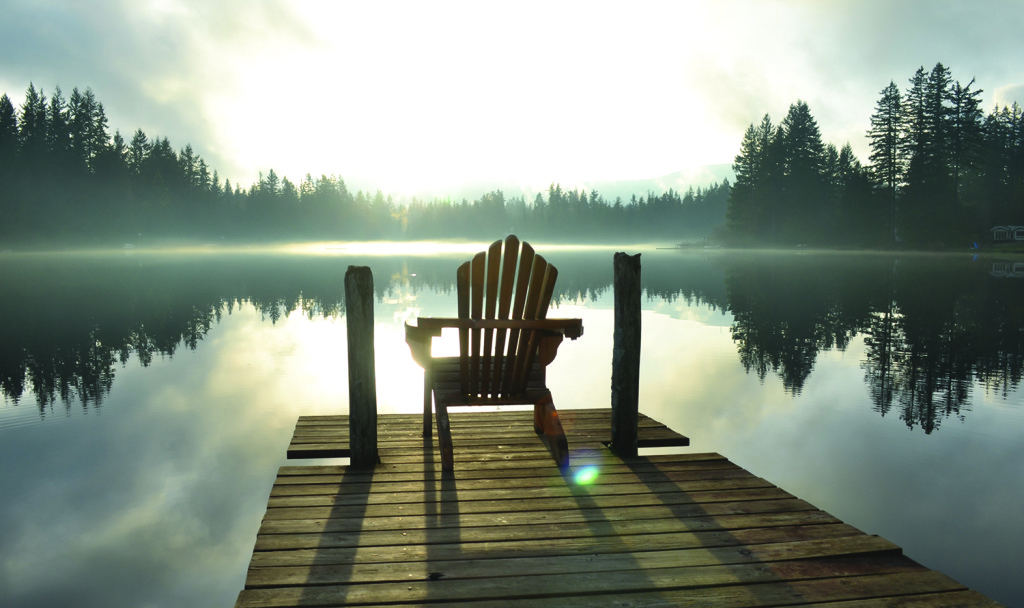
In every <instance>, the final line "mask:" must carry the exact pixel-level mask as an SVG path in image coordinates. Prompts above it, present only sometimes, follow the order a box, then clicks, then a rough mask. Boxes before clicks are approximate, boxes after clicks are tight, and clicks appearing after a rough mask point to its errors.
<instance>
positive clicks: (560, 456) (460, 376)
mask: <svg viewBox="0 0 1024 608" xmlns="http://www.w3.org/2000/svg"><path fill="white" fill-rule="evenodd" d="M557 277H558V270H557V269H555V267H554V266H552V265H550V264H548V263H547V261H545V260H544V258H543V257H541V256H539V255H536V254H535V253H534V251H533V248H532V247H531V246H530V245H529V243H525V242H524V243H522V252H520V243H519V239H518V238H516V237H515V236H514V235H511V236H509V237H508V238H506V239H505V241H504V248H503V247H502V241H495V242H494V243H492V244H491V246H490V247H489V248H488V249H487V251H481V252H480V253H478V254H477V255H476V256H474V257H473V259H472V260H471V261H468V262H466V263H464V264H462V265H461V266H459V268H458V271H457V272H456V280H457V285H458V300H459V304H458V307H459V310H458V315H459V316H458V318H431V317H420V318H419V319H418V320H417V324H416V325H411V324H409V323H406V325H405V341H406V343H407V344H408V345H409V349H410V350H411V351H412V356H413V359H414V360H415V361H416V363H418V364H419V365H420V367H422V368H423V436H424V437H426V438H429V437H430V436H431V426H432V425H431V420H430V413H431V396H433V402H434V409H435V410H436V419H437V434H438V443H439V445H440V451H441V464H442V468H443V469H444V470H448V471H450V470H452V469H453V468H454V455H453V449H452V435H451V428H450V426H449V422H448V407H449V406H463V405H533V406H534V409H533V426H534V429H535V430H536V431H537V433H543V434H544V436H545V437H546V439H547V443H548V446H549V448H550V449H551V452H552V455H553V456H554V458H555V461H556V462H557V463H558V465H559V466H561V467H565V466H567V465H568V462H569V448H568V444H567V442H566V439H565V432H564V431H563V430H562V425H561V423H560V422H559V420H558V412H557V411H556V410H555V405H554V402H553V401H552V399H551V392H550V391H549V390H548V388H547V386H546V384H545V368H546V367H547V366H548V364H549V363H551V362H552V361H553V360H554V358H555V354H556V352H557V349H558V345H559V344H560V343H561V342H562V339H563V337H565V336H568V337H569V338H570V339H573V340H575V339H576V338H578V337H580V336H581V335H583V321H582V319H547V318H546V317H547V310H548V304H550V302H551V295H552V293H553V291H554V286H555V279H556V278H557ZM444 328H457V329H458V331H459V353H460V354H459V356H458V357H433V356H432V355H431V342H432V339H433V338H434V337H437V336H440V335H441V330H442V329H444Z"/></svg>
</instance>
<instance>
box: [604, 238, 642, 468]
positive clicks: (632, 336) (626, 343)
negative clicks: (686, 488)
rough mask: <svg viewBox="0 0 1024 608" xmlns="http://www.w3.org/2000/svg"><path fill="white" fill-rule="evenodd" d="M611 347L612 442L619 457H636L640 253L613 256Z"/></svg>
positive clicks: (638, 397) (638, 391)
mask: <svg viewBox="0 0 1024 608" xmlns="http://www.w3.org/2000/svg"><path fill="white" fill-rule="evenodd" d="M613 287H614V291H615V334H614V342H613V345H612V441H611V446H610V447H611V449H612V451H613V452H615V454H617V455H618V456H621V457H628V456H636V455H637V417H638V414H639V401H640V254H639V253H638V254H636V255H628V254H625V253H622V252H619V253H616V254H615V278H614V284H613Z"/></svg>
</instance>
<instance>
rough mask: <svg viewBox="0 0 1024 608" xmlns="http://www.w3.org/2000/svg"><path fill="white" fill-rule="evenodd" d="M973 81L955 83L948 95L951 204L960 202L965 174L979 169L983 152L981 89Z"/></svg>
mask: <svg viewBox="0 0 1024 608" xmlns="http://www.w3.org/2000/svg"><path fill="white" fill-rule="evenodd" d="M973 85H974V79H973V78H972V79H971V81H970V82H969V83H967V86H961V85H960V82H959V81H957V82H955V83H953V85H952V86H950V88H949V91H948V94H947V95H948V100H949V105H950V107H949V122H950V137H949V151H950V157H951V158H950V160H951V167H950V169H951V171H952V177H953V199H954V204H955V205H957V206H959V205H960V204H961V202H962V200H961V191H962V189H963V183H964V178H965V176H966V174H967V173H968V172H970V171H971V170H973V169H975V168H976V167H977V166H978V163H979V161H980V157H981V149H982V143H983V142H982V130H981V126H982V117H983V112H982V111H981V93H982V92H983V89H974V90H972V89H971V87H972V86H973Z"/></svg>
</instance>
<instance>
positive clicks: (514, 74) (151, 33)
mask: <svg viewBox="0 0 1024 608" xmlns="http://www.w3.org/2000/svg"><path fill="white" fill-rule="evenodd" d="M0 15H2V17H0V92H6V93H7V94H8V95H9V96H10V97H11V99H12V100H13V101H14V102H15V103H16V104H18V105H20V103H21V101H22V100H23V98H24V92H25V89H26V88H27V87H28V84H29V83H30V82H31V83H34V85H35V86H36V87H37V88H42V89H43V91H44V93H46V94H47V95H49V93H50V92H52V91H53V89H54V88H55V87H56V86H60V87H61V88H62V89H63V91H64V95H65V97H67V95H68V94H69V93H70V91H71V90H72V89H73V88H74V87H78V88H79V89H83V90H84V89H85V88H86V87H91V88H92V89H93V91H94V92H95V94H96V97H97V99H98V100H99V101H101V102H102V103H103V104H104V107H105V110H106V113H107V116H108V118H109V120H110V127H111V132H113V130H114V129H119V130H120V131H121V133H122V135H123V136H124V137H125V138H126V139H130V137H131V134H132V133H133V132H134V131H135V130H136V129H137V128H141V129H143V131H145V133H146V134H147V135H148V136H150V137H151V138H152V137H168V138H169V139H170V142H171V144H172V146H173V147H174V148H175V149H181V148H183V147H184V146H185V145H186V144H189V143H190V144H191V145H192V147H193V148H194V149H195V151H196V152H197V153H199V154H200V155H201V156H202V157H203V158H204V159H205V160H206V162H207V164H208V165H209V166H210V167H211V168H213V169H217V170H218V172H219V174H220V176H221V177H222V178H228V179H230V180H231V181H232V182H233V183H236V184H241V185H242V186H243V187H247V186H248V185H249V184H251V183H253V182H254V181H256V180H257V179H258V176H259V173H260V172H263V173H266V172H267V171H268V170H269V169H271V168H273V169H274V170H275V171H276V172H277V173H278V175H283V176H286V177H288V178H289V179H291V180H292V181H293V182H295V183H298V182H300V181H301V180H302V178H303V177H304V176H305V175H306V174H307V173H310V174H312V175H313V176H314V177H319V176H320V175H332V174H335V175H338V176H340V177H342V178H344V179H345V180H346V182H347V183H348V184H349V185H350V187H358V188H360V189H367V190H373V189H376V188H381V189H383V190H384V191H385V192H389V193H396V194H398V195H405V194H413V193H417V192H420V193H433V194H437V193H440V192H444V191H445V190H446V189H451V188H454V187H455V186H458V185H465V184H468V183H473V184H479V185H480V186H481V192H483V191H486V189H489V188H487V187H486V185H487V184H509V183H512V184H518V185H521V186H523V187H524V188H530V187H533V188H536V189H538V190H540V189H546V188H547V185H548V184H551V183H556V182H557V183H560V184H562V185H563V186H567V187H575V186H577V185H585V184H587V183H593V182H598V181H603V182H608V181H616V180H646V179H654V178H657V177H659V176H664V175H666V174H671V173H674V172H680V171H682V172H688V171H689V172H696V171H698V169H699V168H700V167H702V166H706V165H721V164H730V163H732V161H733V159H734V157H735V155H736V154H737V152H738V151H739V145H740V141H741V139H742V137H743V132H744V130H745V129H746V127H747V126H748V125H750V124H751V123H756V122H759V121H760V119H761V117H763V116H764V115H765V114H766V113H767V114H769V115H770V116H771V117H772V119H773V120H774V121H775V122H776V123H778V122H779V121H781V120H782V118H783V117H784V116H785V114H786V111H787V110H788V108H789V105H790V104H792V103H794V102H795V101H797V100H804V101H806V102H807V103H808V105H809V106H810V109H811V112H812V115H813V116H814V117H815V118H816V119H817V121H818V123H819V126H820V127H821V131H822V136H823V139H824V140H825V141H826V142H831V143H834V144H836V145H837V146H842V145H843V144H845V143H847V142H849V143H850V144H851V145H852V146H853V148H854V151H855V152H856V153H857V155H858V157H859V158H860V159H861V160H862V161H863V162H865V163H866V162H867V154H868V148H867V140H866V138H865V136H864V134H865V131H866V130H867V128H868V126H869V119H870V116H871V114H872V112H873V111H874V107H875V104H876V102H877V100H878V98H879V96H880V92H881V90H882V89H883V88H884V87H885V86H886V85H888V84H889V82H890V81H894V82H896V83H897V85H898V86H899V87H900V88H901V89H903V90H905V89H906V86H907V81H908V79H909V78H910V77H911V76H912V75H913V73H914V71H915V70H916V69H917V68H918V67H921V66H924V67H925V68H926V69H930V68H931V67H932V66H934V65H935V64H936V63H937V62H942V63H943V64H945V65H946V66H948V67H949V68H950V69H951V71H952V76H953V78H954V79H956V80H959V81H961V83H964V84H966V83H967V82H968V81H970V80H971V78H976V79H977V81H976V86H977V87H980V88H982V89H984V93H983V95H982V98H983V100H984V108H985V110H986V112H988V111H990V110H991V109H992V108H993V107H994V106H995V105H996V104H998V105H1000V106H1002V105H1004V104H1011V103H1013V102H1014V101H1017V102H1018V103H1021V104H1022V105H1024V64H1022V62H1021V58H1022V57H1024V36H1021V35H1020V32H1021V31H1024V2H1020V1H1019V0H975V1H973V2H964V1H948V0H912V1H910V0H908V1H901V0H857V1H856V2H854V1H852V0H829V1H821V0H789V1H784V0H778V1H771V0H756V1H755V0H750V1H742V0H716V1H714V2H710V1H709V2H687V1H683V0H677V1H674V2H643V1H631V2H628V3H625V2H603V1H600V0H589V1H586V2H556V1H546V2H531V1H530V0H516V1H515V2H497V1H496V2H446V1H440V2H388V1H376V0H375V1H372V2H371V1H366V0H364V1H360V2H343V1H331V0H323V1H318V0H306V1H303V0H293V1H287V0H0ZM691 174H693V173H691Z"/></svg>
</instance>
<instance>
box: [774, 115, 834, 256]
mask: <svg viewBox="0 0 1024 608" xmlns="http://www.w3.org/2000/svg"><path fill="white" fill-rule="evenodd" d="M779 132H780V133H781V137H780V141H781V153H782V163H783V174H782V178H783V179H782V187H783V200H782V201H780V202H781V207H782V211H781V213H782V216H783V218H784V219H783V222H784V223H785V227H784V229H783V230H784V232H785V233H786V234H787V235H788V236H789V238H790V239H794V240H797V241H802V242H806V241H807V240H808V238H811V239H814V238H816V237H818V235H823V234H828V228H829V225H830V223H831V220H832V218H833V216H832V215H831V214H830V213H829V208H828V205H827V204H826V201H827V199H828V196H827V188H826V184H825V180H824V172H823V164H824V160H825V144H824V143H823V142H822V140H821V131H820V130H819V129H818V123H817V121H815V120H814V117H813V116H811V110H810V108H809V107H808V106H807V103H806V102H804V101H797V102H796V103H794V104H792V105H791V106H789V112H788V113H787V114H786V117H785V118H784V119H783V120H782V123H780V125H779Z"/></svg>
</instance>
